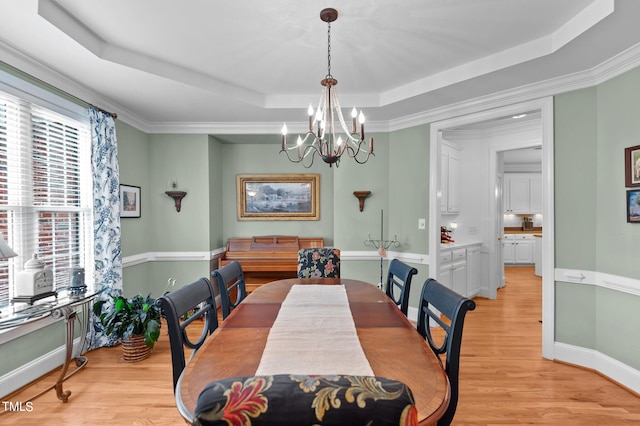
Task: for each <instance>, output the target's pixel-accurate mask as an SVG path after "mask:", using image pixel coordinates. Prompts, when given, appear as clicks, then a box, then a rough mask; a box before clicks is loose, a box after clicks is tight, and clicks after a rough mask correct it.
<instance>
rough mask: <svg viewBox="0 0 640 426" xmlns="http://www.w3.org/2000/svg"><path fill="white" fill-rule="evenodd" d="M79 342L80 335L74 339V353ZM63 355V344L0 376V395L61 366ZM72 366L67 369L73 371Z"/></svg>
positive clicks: (80, 340) (64, 351)
mask: <svg viewBox="0 0 640 426" xmlns="http://www.w3.org/2000/svg"><path fill="white" fill-rule="evenodd" d="M81 344H82V339H81V338H80V337H78V338H76V339H74V341H73V353H74V354H77V353H78V351H80V345H81ZM65 355H66V347H65V346H64V345H63V346H60V347H58V348H56V349H54V350H52V351H51V352H48V353H46V354H44V355H42V356H41V357H39V358H36V359H34V360H33V361H31V362H28V363H26V364H24V365H22V366H20V367H18V368H16V369H15V370H13V371H11V372H9V373H7V374H5V375H4V376H2V377H0V395H2V396H3V397H5V396H7V395H9V394H11V393H13V392H15V391H17V390H18V389H20V388H22V387H24V386H26V385H28V384H29V383H31V382H33V381H34V380H37V379H39V378H41V377H42V376H44V375H45V374H48V373H50V372H51V371H53V370H55V369H56V368H58V367H61V366H62V365H64V359H65ZM73 368H75V366H73V365H70V367H69V370H70V371H73ZM23 402H26V401H23Z"/></svg>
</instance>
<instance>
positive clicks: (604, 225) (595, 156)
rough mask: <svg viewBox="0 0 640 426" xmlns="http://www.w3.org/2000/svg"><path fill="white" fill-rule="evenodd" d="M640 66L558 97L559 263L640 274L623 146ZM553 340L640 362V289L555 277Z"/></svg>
mask: <svg viewBox="0 0 640 426" xmlns="http://www.w3.org/2000/svg"><path fill="white" fill-rule="evenodd" d="M639 92H640V69H634V70H632V71H629V72H627V73H625V74H623V75H621V76H619V77H616V78H613V79H611V80H609V81H607V82H605V83H602V84H600V85H598V86H597V87H594V88H589V89H583V90H578V91H574V92H570V93H566V94H562V95H558V96H556V98H555V105H554V108H555V153H554V154H555V167H554V171H555V200H554V202H555V234H556V235H555V236H556V240H555V244H556V246H555V252H556V268H561V269H577V270H586V271H593V272H595V273H597V274H612V275H617V276H621V277H626V278H632V279H640V268H638V256H637V242H638V241H639V240H640V226H638V225H637V224H629V223H627V222H626V201H625V196H626V189H625V184H624V161H623V158H624V148H626V147H629V146H634V145H638V140H640V120H638V119H637V117H636V115H637V111H638V110H640V100H639V99H638V96H637V94H638V93H639ZM555 295H556V306H555V308H556V314H555V315H556V341H558V342H562V343H567V344H570V345H575V346H579V347H584V348H587V349H593V350H596V351H598V352H600V353H603V354H605V355H608V356H610V357H612V358H614V359H616V360H619V361H621V362H623V363H625V364H627V365H629V366H630V367H632V368H635V369H640V358H639V357H638V356H637V354H638V353H640V328H639V327H638V324H640V297H638V296H635V295H632V294H628V293H625V292H620V291H614V290H611V289H607V288H603V287H596V286H593V285H587V284H578V283H570V282H557V283H556V292H555Z"/></svg>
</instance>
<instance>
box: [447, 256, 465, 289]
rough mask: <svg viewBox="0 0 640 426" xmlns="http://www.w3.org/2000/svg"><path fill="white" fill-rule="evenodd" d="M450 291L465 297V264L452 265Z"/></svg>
mask: <svg viewBox="0 0 640 426" xmlns="http://www.w3.org/2000/svg"><path fill="white" fill-rule="evenodd" d="M451 289H452V290H453V291H455V292H456V293H458V294H461V295H463V296H466V295H467V262H466V261H465V262H459V263H454V264H453V265H452V268H451Z"/></svg>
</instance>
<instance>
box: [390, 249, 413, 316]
mask: <svg viewBox="0 0 640 426" xmlns="http://www.w3.org/2000/svg"><path fill="white" fill-rule="evenodd" d="M417 273H418V270H417V269H416V268H413V267H411V266H409V265H407V264H406V263H403V262H401V261H399V260H398V259H393V260H392V261H391V263H390V264H389V271H388V272H387V286H386V289H385V292H386V293H387V296H389V298H390V299H391V300H393V302H394V303H395V304H396V305H398V307H399V308H400V310H401V311H402V313H403V314H404V315H405V316H406V315H407V310H408V309H409V293H410V292H411V279H412V278H413V276H414V275H416V274H417Z"/></svg>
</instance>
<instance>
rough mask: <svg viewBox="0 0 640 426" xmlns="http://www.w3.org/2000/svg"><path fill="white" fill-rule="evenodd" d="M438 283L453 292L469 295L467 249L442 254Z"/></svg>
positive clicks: (442, 252) (446, 251) (447, 251)
mask: <svg viewBox="0 0 640 426" xmlns="http://www.w3.org/2000/svg"><path fill="white" fill-rule="evenodd" d="M439 272H440V273H439V275H438V281H440V284H442V285H444V286H446V287H449V288H450V289H452V290H453V291H455V292H457V293H459V294H461V295H463V296H466V295H467V251H466V249H454V250H445V251H441V252H440V271H439Z"/></svg>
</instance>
